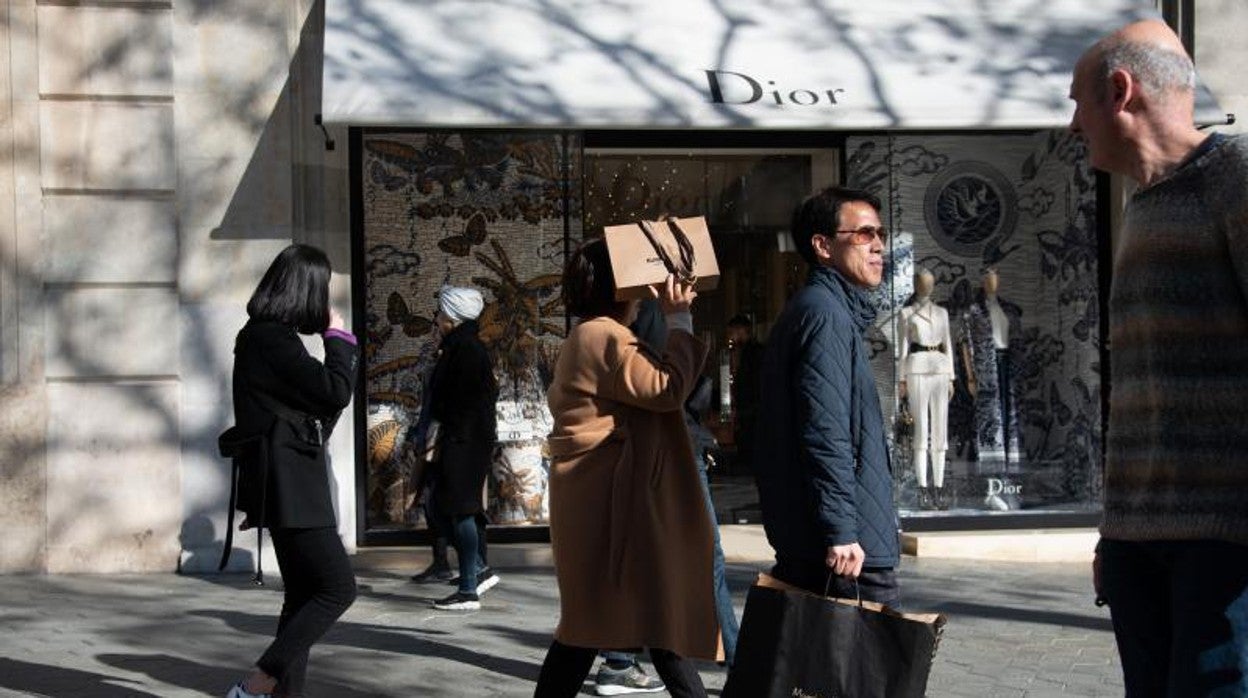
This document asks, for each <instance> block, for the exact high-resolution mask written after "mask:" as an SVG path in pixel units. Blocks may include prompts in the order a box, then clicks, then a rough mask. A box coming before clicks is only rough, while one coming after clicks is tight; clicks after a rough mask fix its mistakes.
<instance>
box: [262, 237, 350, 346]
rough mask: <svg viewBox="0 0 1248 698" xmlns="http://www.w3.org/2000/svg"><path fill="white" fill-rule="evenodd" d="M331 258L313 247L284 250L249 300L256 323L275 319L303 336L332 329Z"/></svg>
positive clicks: (294, 245)
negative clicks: (330, 326) (330, 316)
mask: <svg viewBox="0 0 1248 698" xmlns="http://www.w3.org/2000/svg"><path fill="white" fill-rule="evenodd" d="M329 271H330V268H329V257H326V256H325V253H324V252H322V251H321V250H320V249H318V248H316V247H313V246H311V245H301V244H298V243H296V244H293V245H291V246H289V247H287V248H286V249H284V250H282V251H281V252H280V253H279V254H278V255H277V258H276V259H274V260H273V263H272V264H270V265H269V270H268V271H266V272H264V278H262V279H260V285H259V286H256V290H255V292H254V293H252V294H251V300H249V301H247V315H249V316H250V317H251V318H252V319H253V320H272V321H274V322H280V323H282V324H283V325H287V326H289V327H293V328H294V329H295V331H297V332H299V333H301V334H319V333H321V332H324V331H325V330H326V329H327V328H328V327H329Z"/></svg>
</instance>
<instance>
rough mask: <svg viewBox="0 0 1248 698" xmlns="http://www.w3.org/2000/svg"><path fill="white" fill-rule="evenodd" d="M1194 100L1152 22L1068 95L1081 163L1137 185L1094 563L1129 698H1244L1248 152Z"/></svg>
mask: <svg viewBox="0 0 1248 698" xmlns="http://www.w3.org/2000/svg"><path fill="white" fill-rule="evenodd" d="M1194 88H1195V70H1194V68H1193V66H1192V62H1191V59H1190V58H1189V57H1188V56H1187V54H1186V53H1185V51H1184V49H1183V46H1182V44H1181V42H1180V41H1179V39H1178V37H1176V36H1175V35H1174V33H1173V32H1172V31H1171V30H1170V29H1169V28H1168V27H1167V26H1166V25H1165V24H1163V23H1161V22H1159V21H1145V22H1136V23H1134V24H1130V25H1128V26H1126V27H1124V28H1123V29H1121V30H1119V31H1118V32H1116V33H1114V34H1112V35H1110V36H1108V37H1106V38H1104V39H1102V40H1101V41H1100V42H1098V43H1097V44H1096V45H1094V46H1093V47H1092V48H1091V49H1089V50H1088V52H1087V53H1085V54H1084V56H1083V57H1082V58H1081V59H1080V61H1079V63H1078V65H1077V66H1076V67H1075V73H1074V79H1073V82H1072V84H1071V98H1072V99H1074V100H1075V103H1076V111H1075V116H1074V120H1073V121H1072V122H1071V130H1072V131H1073V132H1075V133H1077V134H1079V135H1080V136H1082V137H1083V139H1084V140H1085V141H1086V143H1087V146H1088V151H1089V154H1090V157H1091V161H1092V165H1093V166H1094V167H1096V168H1098V169H1101V170H1106V171H1109V172H1115V173H1118V174H1122V175H1126V176H1128V177H1130V178H1132V179H1133V180H1135V181H1136V182H1137V183H1138V184H1139V189H1138V190H1137V191H1136V192H1135V194H1134V195H1133V196H1132V197H1131V199H1130V201H1129V202H1128V204H1127V207H1126V212H1125V217H1124V222H1123V229H1122V233H1121V238H1120V244H1119V246H1118V249H1117V251H1116V253H1115V256H1114V269H1113V282H1112V288H1111V290H1110V298H1109V329H1110V371H1111V373H1110V375H1111V380H1110V386H1111V394H1110V410H1109V433H1108V437H1107V438H1108V442H1107V449H1106V462H1105V508H1104V519H1103V521H1102V523H1101V542H1100V544H1099V545H1098V547H1097V549H1098V553H1097V562H1096V563H1095V564H1094V579H1095V583H1096V586H1097V592H1098V594H1099V595H1100V596H1102V597H1103V598H1104V599H1105V600H1107V601H1108V602H1109V607H1110V612H1111V615H1112V617H1113V623H1114V632H1115V635H1116V637H1117V641H1118V650H1119V654H1120V655H1121V657H1122V668H1123V674H1124V678H1125V683H1126V692H1127V695H1128V696H1206V695H1215V694H1216V695H1227V696H1230V695H1236V696H1248V676H1246V675H1245V673H1246V672H1248V667H1246V665H1248V661H1246V660H1245V659H1244V658H1245V657H1248V409H1245V404H1244V400H1245V399H1246V398H1245V396H1248V300H1246V299H1248V140H1246V139H1245V138H1244V137H1227V136H1223V135H1220V134H1212V135H1209V134H1205V133H1203V132H1201V131H1199V130H1197V129H1196V127H1195V125H1194V122H1193V105H1194Z"/></svg>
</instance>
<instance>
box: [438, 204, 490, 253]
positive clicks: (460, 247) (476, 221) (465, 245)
mask: <svg viewBox="0 0 1248 698" xmlns="http://www.w3.org/2000/svg"><path fill="white" fill-rule="evenodd" d="M488 234H489V233H488V231H487V230H486V227H485V214H484V213H481V212H480V211H477V212H476V213H473V214H472V216H471V217H469V218H468V223H467V224H466V225H465V226H464V232H462V233H460V234H459V235H451V236H449V237H445V238H442V239H441V240H438V249H440V250H442V251H443V252H445V253H447V254H453V255H455V256H456V257H467V256H468V253H469V252H471V251H472V246H473V245H480V244H482V243H484V242H485V238H486V236H487V235H488Z"/></svg>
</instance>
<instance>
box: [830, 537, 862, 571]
mask: <svg viewBox="0 0 1248 698" xmlns="http://www.w3.org/2000/svg"><path fill="white" fill-rule="evenodd" d="M866 557H867V555H866V553H864V552H862V546H861V545H858V544H857V543H849V544H847V545H829V546H828V559H827V560H826V563H827V565H828V569H830V570H832V571H833V572H834V573H835V574H837V575H839V576H841V577H849V578H850V579H857V578H858V575H860V574H862V561H863V560H864V559H866Z"/></svg>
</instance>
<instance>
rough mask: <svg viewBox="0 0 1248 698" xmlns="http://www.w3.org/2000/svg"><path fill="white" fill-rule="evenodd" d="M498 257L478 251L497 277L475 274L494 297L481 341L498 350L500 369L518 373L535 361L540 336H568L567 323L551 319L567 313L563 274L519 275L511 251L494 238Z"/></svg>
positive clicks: (486, 311) (483, 320)
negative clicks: (561, 293)
mask: <svg viewBox="0 0 1248 698" xmlns="http://www.w3.org/2000/svg"><path fill="white" fill-rule="evenodd" d="M490 246H491V247H492V248H493V250H494V255H495V257H496V258H491V257H489V256H488V255H486V254H483V253H481V252H477V253H475V255H474V256H475V257H476V258H477V261H479V262H480V263H481V264H482V265H483V266H484V267H485V268H486V269H489V270H490V271H491V272H493V273H494V277H488V276H474V277H472V281H473V283H475V284H477V285H479V286H480V287H481V288H484V289H488V290H489V291H490V292H491V293H493V295H494V300H493V301H492V302H490V303H487V304H486V306H485V309H484V310H483V311H482V312H481V318H480V324H481V341H482V342H485V344H486V346H488V347H490V349H491V350H492V351H493V352H494V355H495V357H496V360H497V364H498V366H499V368H500V369H502V370H505V371H508V372H514V371H520V370H523V369H526V368H527V367H528V366H529V365H530V364H531V363H532V357H531V356H530V354H532V352H533V350H534V349H535V348H536V343H537V338H538V337H540V336H542V335H555V336H557V337H562V336H563V335H564V331H563V324H562V323H559V324H556V323H554V322H551V318H556V317H561V316H562V315H563V300H562V299H561V298H560V297H559V294H558V289H559V287H560V285H561V284H562V282H563V281H562V276H561V275H559V274H541V275H538V276H535V277H533V278H531V279H528V280H527V281H521V280H520V279H519V278H517V277H516V272H515V269H514V268H513V267H512V264H511V259H510V258H509V257H508V256H507V251H506V250H505V249H503V246H502V245H501V244H499V242H498V241H497V240H493V239H491V240H490Z"/></svg>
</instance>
